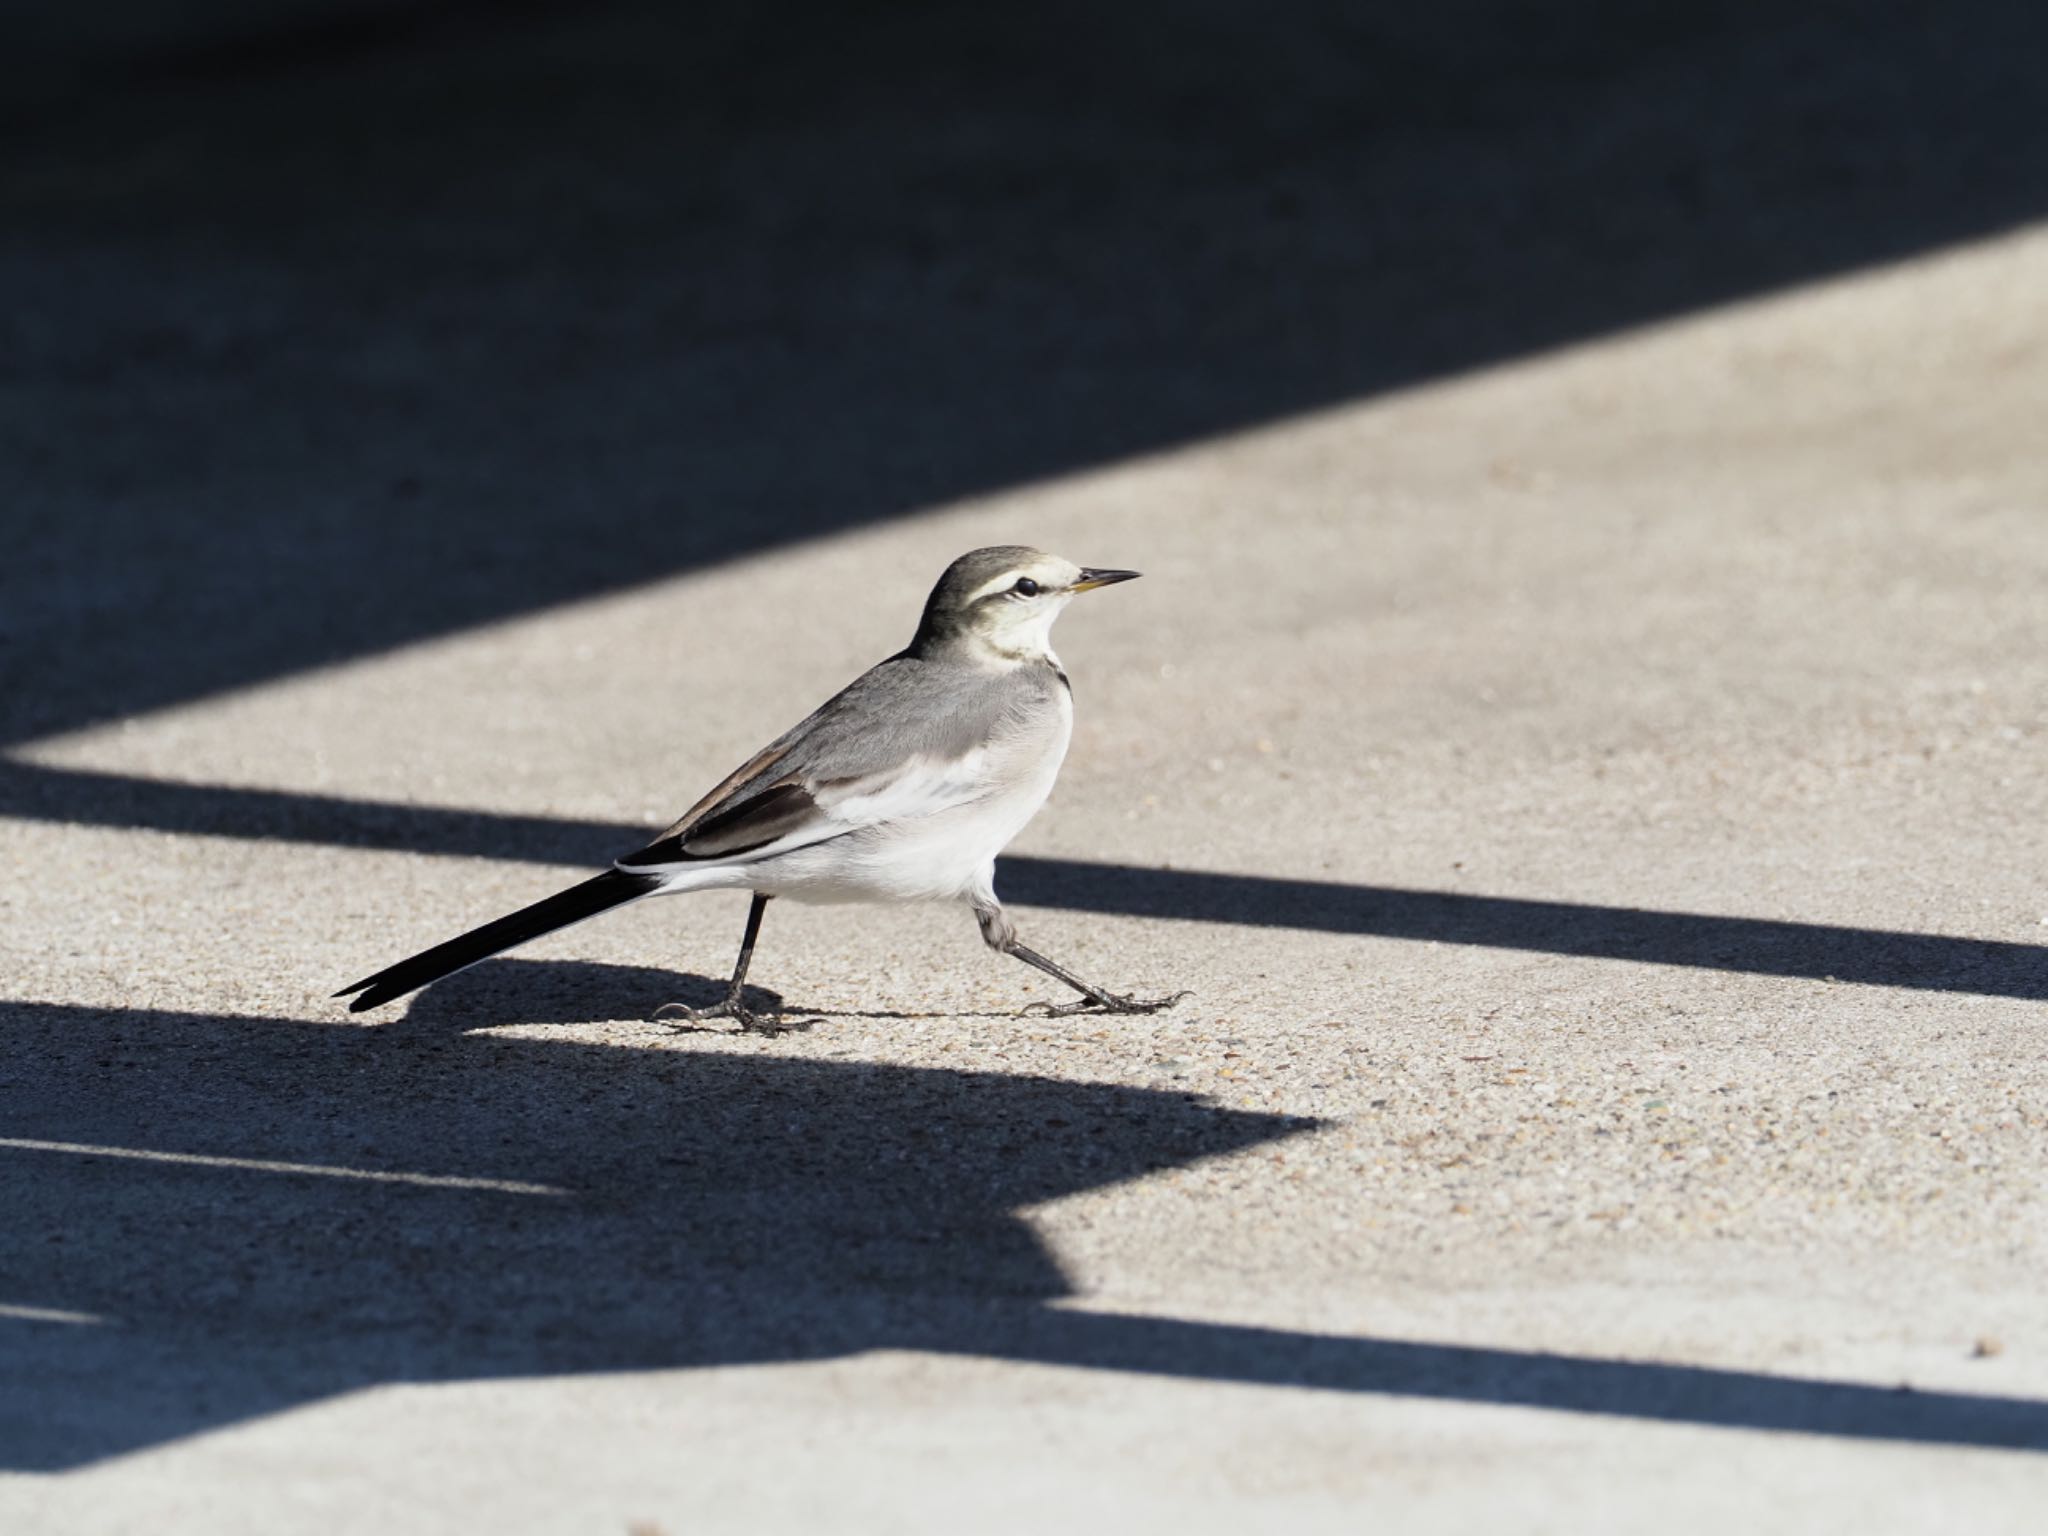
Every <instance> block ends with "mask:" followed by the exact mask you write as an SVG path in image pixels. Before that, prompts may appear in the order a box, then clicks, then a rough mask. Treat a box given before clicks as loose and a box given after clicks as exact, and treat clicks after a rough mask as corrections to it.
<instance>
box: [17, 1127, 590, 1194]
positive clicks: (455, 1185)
mask: <svg viewBox="0 0 2048 1536" xmlns="http://www.w3.org/2000/svg"><path fill="white" fill-rule="evenodd" d="M0 1147H4V1148H6V1149H8V1150H10V1151H15V1152H67V1153H70V1154H71V1155H72V1156H74V1157H120V1158H127V1159H129V1160H130V1161H132V1162H138V1163H176V1164H179V1165H181V1166H183V1167H189V1168H233V1169H236V1170H238V1171H241V1172H244V1173H298V1174H310V1175H312V1176H313V1177H315V1178H322V1179H358V1180H361V1181H362V1182H364V1183H366V1184H409V1185H412V1186H414V1187H415V1188H419V1189H487V1190H491V1191H493V1192H494V1193H496V1194H501V1195H567V1194H569V1193H570V1191H568V1190H566V1189H557V1188H555V1187H554V1186H553V1185H551V1184H524V1183H521V1182H520V1181H519V1180H517V1179H478V1178H469V1177H465V1176H464V1175H461V1174H447V1173H398V1172H393V1171H390V1170H386V1169H379V1168H340V1167H336V1166H335V1165H333V1164H331V1163H280V1162H273V1161H272V1160H270V1159H268V1158H261V1157H213V1156H209V1155H207V1154H205V1153H200V1152H159V1151H156V1150H154V1149H152V1148H149V1147H94V1146H87V1145H85V1144H83V1143H81V1142H74V1141H35V1140H32V1139H30V1138H28V1137H23V1136H0Z"/></svg>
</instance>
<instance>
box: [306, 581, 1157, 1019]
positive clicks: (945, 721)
mask: <svg viewBox="0 0 2048 1536" xmlns="http://www.w3.org/2000/svg"><path fill="white" fill-rule="evenodd" d="M1138 574H1139V573H1138V572H1136V571H1125V570H1102V569H1096V568H1093V567H1088V566H1080V565H1075V564H1074V563H1073V562H1071V561H1069V560H1064V559H1061V558H1060V557H1059V556H1057V555H1050V554H1046V553H1044V552H1043V551H1041V550H1037V549H1032V548H1029V547H1027V546H1025V545H1019V544H1005V545H996V546H992V547H990V548H987V549H976V550H970V551H969V552H968V553H966V554H964V555H962V556H960V558H959V559H957V560H955V561H954V562H953V563H952V564H951V565H949V566H947V567H946V570H945V572H944V574H942V575H941V576H940V577H939V580H938V583H937V584H936V585H935V586H934V587H933V588H932V590H931V595H930V597H929V598H927V599H926V601H925V605H924V612H923V614H922V616H921V617H920V619H919V621H918V626H917V632H916V633H915V634H914V635H913V636H912V637H911V641H910V644H909V645H907V646H906V647H904V648H903V649H902V650H900V651H898V652H897V653H896V654H895V655H893V656H891V657H889V658H888V659H887V660H885V661H882V662H880V663H878V664H877V665H875V666H873V667H871V668H869V669H868V670H867V671H866V672H864V673H862V674H861V675H860V676H859V677H858V678H856V679H854V681H853V682H852V683H850V684H848V685H847V686H846V687H845V688H844V689H842V690H840V692H838V693H836V694H834V695H833V696H832V697H831V698H830V699H827V700H826V701H825V702H824V703H823V704H821V705H820V706H819V707H818V708H817V709H815V710H813V711H812V712H811V713H810V714H809V715H807V716H806V717H805V718H804V719H803V720H802V721H800V722H799V723H798V724H796V725H795V726H793V727H792V728H790V729H789V730H788V731H785V732H784V733H783V734H782V735H780V736H778V737H777V738H776V739H775V740H774V741H771V742H770V743H769V744H768V745H767V746H765V747H763V748H762V749H761V750H760V751H759V752H757V753H755V754H754V755H753V756H752V757H750V758H748V759H747V760H746V762H744V763H742V764H741V765H740V766H739V767H738V768H736V769H734V770H733V772H731V773H730V774H728V775H727V776H726V777H725V778H724V779H723V780H722V781H721V782H720V783H719V784H718V785H717V786H716V787H715V788H713V789H712V790H711V791H710V792H709V793H708V794H706V795H705V796H704V797H703V798H702V799H700V800H699V801H697V803H696V804H695V805H693V806H691V807H690V808H689V810H687V811H686V812H684V813H683V815H682V817H681V819H679V820H678V821H677V822H676V823H675V824H674V825H673V826H671V827H670V828H669V829H668V830H667V831H666V832H663V833H662V834H661V835H660V836H659V837H657V838H655V839H654V841H652V842H650V843H648V844H647V845H646V846H645V847H643V848H640V849H638V850H636V851H634V852H632V853H628V854H626V855H624V856H623V857H621V858H619V859H617V860H615V861H614V862H613V864H612V866H611V867H610V868H609V869H606V870H605V871H603V872H602V873H601V874H597V875H594V876H592V877H591V878H590V879H588V880H585V881H584V882H583V883H582V884H580V885H575V886H571V887H570V888H569V889H567V890H564V891H560V892H557V893H556V894H555V895H553V896H549V897H547V898H546V899H544V900H542V901H538V902H535V903H534V904H533V905H532V906H529V907H524V908H522V909H521V910H519V911H517V912H514V913H511V914H510V915H508V916H505V917H501V918H498V919H497V920H496V921H495V922H489V923H486V924H484V925H483V926H482V927H480V928H475V929H472V930H471V931H470V932H468V933H465V934H462V935H460V936H459V937H456V938H453V939H450V940H448V941H447V942H446V943H443V944H437V945H435V946H434V947H433V948H431V949H428V950H423V951H422V952H421V953H419V954H416V955H413V956H411V957H410V958H408V959H404V960H401V961H399V962H398V963H397V964H395V965H392V966H389V967H387V968H386V969H384V970H381V971H378V972H377V973H376V974H375V975H372V976H366V977H364V978H363V979H362V980H361V981H358V982H355V983H353V984H351V985H349V986H346V987H343V988H342V989H341V990H340V991H339V992H337V993H335V994H334V996H335V997H336V998H343V997H347V998H352V999H353V1001H352V1002H351V1003H350V1004H349V1008H350V1011H351V1012H355V1013H361V1012H363V1011H364V1010H366V1009H370V1008H376V1007H379V1006H381V1005H383V1004H385V1003H389V1002H392V1001H393V1000H395V999H397V998H400V997H403V996H405V995H406V994H408V993H410V992H413V991H416V990H417V989H418V988H420V987H424V986H426V985H428V984H429V983H431V982H435V981H439V980H441V979H442V978H444V977H447V976H452V975H453V974H455V973H456V972H457V971H461V970H466V969H467V968H468V967H470V966H472V965H475V964H477V963H478V962H479V961H483V960H487V959H489V958H490V957H491V956H493V955H496V954H500V953H502V952H503V951H505V950H508V949H511V948H513V947H514V946H515V945H520V944H524V943H527V942H528V941H530V940H532V939H537V938H539V937H541V936H542V935H543V934H548V933H553V932H555V931H556V930H557V929H560V928H566V927H568V926H569V925H570V924H572V923H580V922H582V921H584V920H585V919H587V918H592V917H596V916H597V915H598V914H600V913H602V912H608V911H610V910H612V909H613V908H614V907H621V906H624V905H625V904H626V903H628V902H632V901H638V900H640V899H642V898H643V897H648V896H658V895H670V894H678V893H682V892H686V891H709V890H728V889H742V890H747V891H750V892H752V893H753V899H752V901H751V902H750V903H749V904H748V908H747V923H746V931H745V934H744V936H743V937H742V939H741V941H740V952H739V958H738V959H737V961H736V962H735V963H734V966H733V972H732V979H731V981H730V982H729V983H728V984H727V987H726V992H725V996H724V998H723V1000H722V1001H720V1002H718V1003H716V1004H714V1005H712V1006H710V1007H706V1008H701V1009H699V1008H688V1007H685V1006H683V1005H682V1004H680V1003H672V1004H667V1005H665V1006H664V1007H663V1008H662V1009H660V1010H658V1011H657V1017H671V1016H676V1015H680V1016H683V1017H686V1018H688V1019H690V1020H692V1021H707V1020H712V1019H726V1020H730V1021H731V1022H732V1023H733V1024H735V1025H737V1026H738V1027H739V1028H740V1029H741V1030H743V1031H744V1030H761V1031H766V1032H772V1031H774V1030H776V1029H779V1028H781V1027H783V1026H782V1025H781V1023H780V1022H779V1021H777V1020H771V1019H769V1018H767V1017H765V1016H763V1015H762V1014H759V1013H757V1012H755V1010H754V1009H753V1008H751V1007H750V1006H749V1005H748V1004H747V1002H746V1000H745V997H744V986H745V982H746V978H747V969H748V966H749V965H750V964H751V962H752V960H753V955H754V946H755V943H756V941H757V940H758V939H759V937H760V933H761V919H762V914H763V913H764V912H765V911H766V909H767V906H768V903H769V902H770V901H771V900H773V899H775V898H777V897H788V898H789V899H790V900H792V901H800V902H877V901H879V902H960V903H964V904H965V905H966V906H967V907H968V908H969V909H970V910H972V912H973V914H974V917H975V921H976V922H977V924H978V925H979V927H980V929H981V937H982V940H983V942H984V943H986V944H987V945H988V947H989V948H990V949H993V950H995V951H996V952H997V953H999V954H1004V955H1009V956H1012V957H1014V958H1015V959H1018V960H1021V961H1023V962H1024V963H1025V964H1027V965H1030V966H1034V967H1036V968H1037V969H1038V970H1040V971H1043V972H1044V973H1045V974H1046V975H1048V976H1051V977H1053V978H1054V979H1055V980H1057V981H1059V982H1062V983H1064V984H1065V985H1066V986H1068V987H1071V988H1072V989H1073V990H1074V991H1075V992H1078V993H1079V994H1080V996H1079V997H1078V998H1076V999H1074V1000H1073V1001H1070V1002H1067V1003H1064V1004H1061V1005H1059V1006H1054V1005H1051V1004H1047V1003H1039V1004H1035V1005H1033V1006H1034V1008H1035V1009H1037V1010H1040V1011H1042V1012H1043V1013H1046V1014H1051V1015H1055V1016H1060V1015H1067V1014H1075V1013H1081V1012H1088V1011H1100V1012H1103V1013H1151V1012H1155V1011H1157V1010H1159V1009H1163V1008H1171V1007H1172V1006H1173V1005H1174V1004H1176V1003H1178V1002H1179V1001H1180V1000H1181V999H1182V998H1184V997H1186V996H1188V995H1189V994H1187V993H1186V992H1176V993H1173V994H1170V995H1167V996H1162V997H1150V998H1143V997H1134V996H1129V995H1126V994H1123V993H1118V992H1112V991H1110V990H1109V989H1107V988H1105V987H1100V986H1097V985H1096V984H1094V983H1093V982H1089V981H1084V980H1083V979H1082V978H1081V977H1079V976H1077V975H1075V974H1074V973H1073V972H1072V971H1069V970H1067V969H1066V968H1065V967H1063V966H1061V965H1058V964H1057V963H1055V962H1054V961H1052V960H1049V959H1048V958H1046V956H1044V955H1042V954H1040V953H1039V952H1038V951H1037V950H1035V949H1031V948H1029V947H1027V946H1026V945H1025V944H1024V943H1023V942H1022V941H1021V940H1020V939H1019V938H1018V936H1017V928H1016V925H1015V924H1014V923H1013V922H1012V921H1011V920H1010V917H1009V915H1008V914H1007V913H1006V912H1005V911H1004V910H1003V905H1002V903H1001V902H1000V901H999V900H997V898H996V890H995V862H996V855H997V854H999V853H1001V852H1002V850H1003V849H1004V848H1005V847H1006V846H1008V844H1009V842H1010V841H1011V839H1012V838H1014V837H1016V835H1017V834H1018V833H1019V832H1021V831H1022V830H1023V829H1024V825H1025V823H1027V822H1028V821H1030V820H1031V818H1032V817H1033V816H1034V815H1036V814H1037V812H1038V809H1039V807H1040V806H1042V805H1043V804H1044V803H1045V801H1046V798H1047V797H1048V796H1049V795H1050V794H1051V793H1052V787H1053V781H1054V779H1055V778H1056V777H1057V776H1058V774H1059V770H1060V764H1061V762H1062V761H1063V760H1064V759H1065V757H1066V754H1067V744H1068V741H1069V738H1070V737H1071V735H1072V733H1073V723H1074V710H1073V687H1072V684H1071V683H1070V682H1069V681H1068V678H1067V673H1066V669H1065V668H1064V667H1063V666H1061V664H1060V659H1059V657H1058V656H1057V655H1056V654H1055V653H1054V651H1053V648H1052V626H1053V623H1054V621H1055V620H1057V619H1058V618H1059V616H1060V613H1061V611H1062V610H1063V609H1065V607H1066V606H1067V604H1068V603H1069V602H1071V601H1072V600H1073V599H1074V598H1075V597H1077V596H1079V595H1080V594H1081V593H1083V592H1092V591H1095V590H1097V589H1099V588H1102V587H1109V586H1114V585H1117V584H1118V583H1121V582H1126V581H1132V580H1135V579H1136V578H1137V576H1138Z"/></svg>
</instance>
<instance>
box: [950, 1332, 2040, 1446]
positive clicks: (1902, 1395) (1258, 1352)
mask: <svg viewBox="0 0 2048 1536" xmlns="http://www.w3.org/2000/svg"><path fill="white" fill-rule="evenodd" d="M1004 1337H1005V1339H1006V1340H1007V1341H1008V1345H1007V1347H1005V1348H1003V1349H1002V1350H1001V1351H1000V1358H1002V1359H1006V1360H1017V1361H1030V1362H1032V1363H1034V1364H1040V1365H1068V1366H1079V1367H1083V1368H1086V1369H1088V1370H1097V1371H1104V1370H1113V1371H1125V1372H1132V1373H1137V1374H1142V1375H1152V1376H1171V1377H1179V1378H1183V1379H1198V1380H1203V1381H1234V1382H1242V1383H1245V1384H1247V1385H1255V1386H1286V1387H1307V1388H1313V1389H1317V1390H1321V1391H1327V1392H1369V1393H1384V1394H1388V1395H1392V1396H1397V1397H1418V1398H1429V1399H1434V1400H1436V1401H1438V1402H1461V1403H1494V1404H1500V1405H1502V1406H1508V1407H1524V1408H1547V1409H1554V1410H1562V1411H1564V1412H1568V1413H1590V1414H1602V1415H1610V1416H1621V1417H1627V1418H1633V1419H1656V1420H1662V1421H1663V1422H1666V1423H1673V1424H1705V1425H1712V1426H1716V1427H1719V1428H1724V1429H1749V1430H1765V1431H1771V1432H1776V1433H1799V1434H1812V1435H1834V1436H1840V1437H1843V1438H1846V1439H1854V1440H1906V1441H1918V1442H1921V1443H1923V1444H1933V1445H1976V1446H1987V1447H1993V1448H1998V1449H2003V1450H2043V1449H2048V1402H2041V1401H2038V1400H2035V1399H2030V1398H2017V1397H1992V1396H1986V1395H1980V1394H1978V1393H1974V1392H1923V1391H1919V1390H1915V1389H1912V1388H1907V1387H1880V1386H1871V1385H1868V1384H1866V1383H1860V1382H1846V1381H1822V1380H1814V1379H1811V1378H1805V1379H1802V1378H1798V1377H1788V1376H1770V1375H1765V1374H1764V1373H1762V1372H1758V1371H1735V1370H1722V1369H1718V1368H1715V1367H1712V1366H1700V1365H1675V1364H1667V1363H1664V1362H1661V1361H1636V1360H1610V1359H1599V1358H1594V1357H1588V1356H1584V1355H1559V1354H1543V1353H1537V1352H1534V1351H1529V1350H1519V1349H1489V1348H1484V1347H1479V1346H1474V1345H1467V1344H1433V1343H1416V1342H1411V1341H1407V1340H1397V1339H1375V1338H1350V1337H1343V1336H1338V1335H1331V1334H1314V1333H1296V1332H1291V1331H1287V1330H1284V1329H1277V1328H1250V1327H1237V1326H1231V1325H1228V1324H1217V1323H1201V1322H1188V1321H1183V1320H1181V1319H1177V1318H1165V1317H1142V1316H1131V1315H1128V1314H1105V1313H1096V1312H1080V1311H1072V1310H1067V1309H1055V1308H1046V1307H1040V1308H1034V1309H1033V1310H1032V1312H1031V1313H1030V1314H1029V1316H1028V1317H1026V1318H1023V1319H1020V1320H1019V1321H1018V1322H1016V1323H1015V1324H1014V1325H1013V1326H1012V1328H1010V1329H1008V1330H1005V1333H1004ZM914 1347H916V1348H920V1349H925V1350H930V1351H932V1352H934V1353H951V1354H973V1355H982V1354H986V1353H988V1351H987V1348H986V1345H985V1344H981V1343H975V1344H969V1345H967V1346H965V1347H962V1346H960V1345H957V1344H949V1343H948V1342H947V1341H945V1340H943V1339H923V1340H920V1341H918V1342H917V1343H916V1344H915V1346H914Z"/></svg>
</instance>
